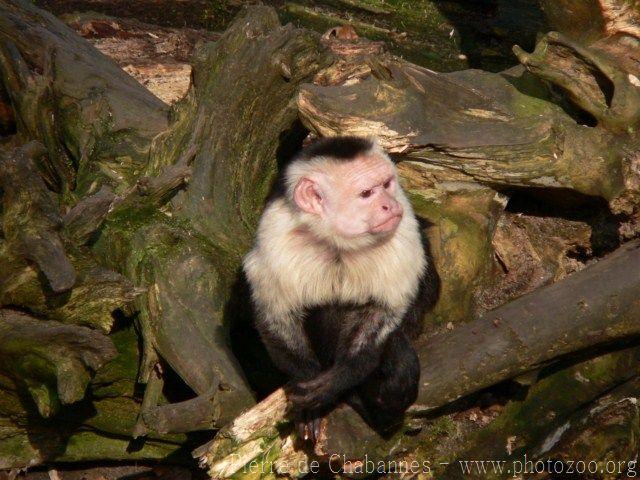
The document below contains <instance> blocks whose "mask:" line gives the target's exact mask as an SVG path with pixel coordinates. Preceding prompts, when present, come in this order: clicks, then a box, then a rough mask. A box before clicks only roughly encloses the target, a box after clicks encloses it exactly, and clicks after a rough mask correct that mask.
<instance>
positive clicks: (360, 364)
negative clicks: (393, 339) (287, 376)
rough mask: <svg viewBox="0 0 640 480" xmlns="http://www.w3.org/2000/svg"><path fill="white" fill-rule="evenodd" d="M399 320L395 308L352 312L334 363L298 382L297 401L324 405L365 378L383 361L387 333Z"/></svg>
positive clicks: (293, 392) (292, 393) (303, 406)
mask: <svg viewBox="0 0 640 480" xmlns="http://www.w3.org/2000/svg"><path fill="white" fill-rule="evenodd" d="M399 323H400V322H399V319H398V318H397V316H396V315H395V314H394V313H393V312H391V311H389V310H386V309H383V308H380V307H371V306H368V307H366V308H365V309H358V310H356V311H354V312H350V313H348V314H347V315H346V317H345V322H344V328H343V329H342V330H341V333H340V338H339V339H338V348H337V352H336V358H335V361H334V364H333V366H332V367H331V368H329V369H327V370H325V371H323V372H321V373H320V374H319V375H317V376H316V377H315V378H313V379H311V380H308V381H302V382H299V383H297V384H296V385H295V386H294V387H293V388H292V389H291V391H290V392H289V398H290V400H291V401H292V403H293V405H294V406H295V407H296V408H298V409H301V410H317V409H321V408H323V407H325V406H327V405H329V404H331V403H332V402H334V401H335V400H336V399H337V398H338V397H339V396H340V395H341V394H342V393H343V392H346V391H347V390H349V389H350V388H351V387H353V386H355V385H358V384H359V383H361V382H362V381H363V380H365V379H366V377H367V376H369V374H371V373H372V372H373V370H375V368H376V367H377V366H378V364H379V363H380V356H381V354H382V351H383V349H384V345H385V342H386V340H387V337H388V336H389V333H391V332H392V331H393V330H395V329H396V328H397V326H398V324H399Z"/></svg>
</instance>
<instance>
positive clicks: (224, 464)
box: [195, 241, 640, 477]
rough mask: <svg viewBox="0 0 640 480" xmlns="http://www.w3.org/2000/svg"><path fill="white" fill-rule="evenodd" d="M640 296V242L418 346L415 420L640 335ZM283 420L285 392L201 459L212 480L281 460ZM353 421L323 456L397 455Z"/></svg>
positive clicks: (333, 430)
mask: <svg viewBox="0 0 640 480" xmlns="http://www.w3.org/2000/svg"><path fill="white" fill-rule="evenodd" d="M639 289H640V241H634V242H630V243H628V244H625V245H624V246H623V247H621V248H620V249H618V250H617V251H616V252H614V253H612V254H611V255H609V256H607V257H606V258H604V259H602V260H601V261H599V262H597V263H595V264H593V265H591V266H589V267H587V268H585V269H584V270H582V271H580V272H577V273H575V274H573V275H571V276H569V277H567V278H566V279H564V280H562V281H560V282H557V283H555V284H553V285H549V286H546V287H543V288H540V289H538V290H536V291H535V292H532V293H530V294H528V295H525V296H522V297H520V298H518V299H516V300H514V301H512V302H510V303H508V304H506V305H504V306H502V307H499V308H496V309H495V310H492V311H491V312H488V313H487V314H486V315H485V316H483V317H481V318H478V319H477V320H474V321H472V322H469V323H466V324H463V325H459V326H457V327H456V328H455V329H454V330H453V331H451V332H447V333H444V334H441V335H436V336H433V337H431V338H428V339H424V340H423V341H421V342H420V343H419V344H418V345H417V349H418V353H419V357H420V363H421V366H422V368H421V378H420V392H419V394H418V400H417V401H416V403H415V404H414V405H413V406H412V407H410V409H409V414H410V415H412V416H421V415H424V414H426V413H428V412H431V411H433V410H434V409H436V408H438V407H441V406H443V405H446V404H448V403H450V402H453V401H455V400H457V399H459V398H461V397H463V396H464V395H468V394H470V393H473V392H477V391H479V390H481V389H483V388H485V387H488V386H491V385H494V384H496V383H498V382H500V381H502V380H506V379H509V378H513V377H515V376H518V375H521V374H523V373H525V372H527V371H531V370H535V369H539V368H541V367H542V366H544V365H546V364H548V363H549V362H551V361H554V360H557V359H558V358H561V357H564V356H566V355H569V354H575V353H584V352H585V350H587V349H590V348H593V347H595V346H603V345H607V344H611V343H612V342H614V341H616V340H620V339H624V338H630V337H634V336H637V335H639V334H640V324H638V322H637V318H638V315H640V300H639V299H638V297H637V292H638V291H639ZM285 413H286V398H285V396H284V394H283V392H282V391H278V392H276V393H274V394H272V395H271V396H270V397H268V398H267V399H266V400H265V401H263V402H262V403H260V404H258V405H257V406H256V407H253V408H252V409H250V410H249V411H247V412H245V413H244V414H243V415H241V416H240V417H238V418H237V419H236V420H235V421H234V422H233V423H232V424H231V426H230V427H228V428H226V429H224V430H223V431H222V432H221V433H220V434H219V436H218V437H216V438H215V439H214V440H213V441H212V442H211V443H210V444H208V445H206V446H203V447H201V448H200V449H198V450H196V452H195V455H197V456H198V457H199V458H200V461H201V463H202V464H203V465H205V466H207V467H208V468H209V472H210V474H211V475H212V477H220V476H230V475H233V473H235V472H237V471H238V470H240V469H241V468H243V467H245V465H246V463H248V462H250V461H252V460H256V459H261V458H262V459H265V458H266V457H265V455H266V454H267V452H269V454H270V455H272V454H273V453H272V450H273V449H275V450H278V451H280V450H281V449H282V448H283V447H284V446H285V445H286V442H287V440H286V437H285V438H282V437H280V436H279V434H280V430H279V427H278V426H279V424H280V423H282V422H283V421H285ZM355 417H357V415H356V414H355V413H354V412H353V411H349V410H348V409H347V408H346V407H342V408H339V409H337V410H336V411H335V412H334V413H332V414H330V415H329V416H328V418H327V419H326V420H325V424H324V433H323V435H322V436H321V440H320V442H319V443H318V444H317V445H316V449H315V454H316V455H321V456H325V457H326V456H327V455H331V454H335V453H338V454H340V455H346V458H349V459H357V458H360V457H361V456H362V455H364V454H365V453H367V452H368V453H369V454H371V452H374V451H378V452H380V451H383V452H384V451H386V453H387V454H390V453H391V452H392V451H393V448H392V445H393V441H391V442H390V443H385V440H384V439H382V438H381V437H378V436H376V434H375V433H374V432H372V431H371V430H368V429H367V428H366V426H365V425H364V424H363V422H361V421H360V425H358V428H357V430H356V431H357V432H358V434H357V435H353V432H352V430H351V428H350V424H352V423H353V422H354V421H357V420H356V419H355ZM338 419H339V420H338ZM289 442H290V441H289ZM385 445H386V446H385ZM240 450H242V452H241V453H242V456H241V458H243V459H244V460H246V462H245V463H242V462H234V463H232V464H231V465H232V466H231V467H230V466H229V465H230V464H229V462H230V460H229V457H230V456H233V455H236V454H237V453H238V452H239V451H240ZM269 458H271V457H269ZM267 460H268V459H267ZM223 469H224V475H222V473H223ZM234 469H235V470H234Z"/></svg>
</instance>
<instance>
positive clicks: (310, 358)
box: [244, 137, 439, 443]
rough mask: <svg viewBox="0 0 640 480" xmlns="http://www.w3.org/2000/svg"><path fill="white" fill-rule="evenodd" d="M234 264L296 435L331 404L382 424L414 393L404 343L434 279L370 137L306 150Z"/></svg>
mask: <svg viewBox="0 0 640 480" xmlns="http://www.w3.org/2000/svg"><path fill="white" fill-rule="evenodd" d="M244 270H245V273H246V275H247V279H248V281H249V284H250V286H251V292H252V298H253V301H254V304H255V307H256V309H257V314H258V319H257V328H258V331H259V333H260V337H261V339H262V341H263V342H264V344H265V346H266V348H267V350H268V352H269V355H270V356H271V358H272V360H273V362H274V363H275V365H276V366H277V367H278V368H279V369H280V370H282V372H284V373H285V374H286V375H287V376H288V377H289V379H290V382H289V383H288V384H287V385H286V387H285V391H286V393H287V397H288V399H289V401H290V402H291V404H292V407H293V412H294V415H295V418H294V420H295V422H296V424H297V427H298V430H299V433H300V435H301V437H302V439H303V440H305V441H310V442H311V443H315V441H316V439H317V436H318V428H319V419H320V418H322V416H324V415H325V414H326V413H327V412H328V411H330V410H331V409H332V408H333V407H334V406H335V405H336V404H337V403H338V402H341V401H345V402H348V403H349V404H350V405H351V406H353V407H354V408H355V409H356V410H357V411H358V413H359V414H360V415H361V416H362V417H363V418H364V420H365V421H367V422H368V423H369V424H370V425H371V426H372V427H374V428H376V429H378V430H379V431H385V430H387V429H389V428H390V427H392V426H393V425H394V423H397V421H398V420H399V419H401V417H402V415H403V414H404V412H405V410H406V408H407V407H408V406H410V405H411V404H412V403H413V402H414V401H415V399H416V396H417V392H418V380H419V376H420V366H419V364H418V358H417V355H416V352H415V350H414V348H413V346H412V345H411V343H410V341H409V334H410V332H415V331H416V330H418V329H419V327H418V325H419V324H420V322H421V321H422V314H423V313H424V311H425V310H426V309H427V308H429V307H430V306H431V304H432V303H433V301H434V300H435V296H436V295H437V290H438V285H439V284H438V277H437V274H436V273H435V270H434V269H433V265H432V262H431V259H430V257H429V256H428V248H427V245H426V243H425V241H424V240H423V238H422V235H421V231H420V228H419V225H418V222H417V220H416V218H415V216H414V213H413V211H412V208H411V205H410V204H409V202H408V200H407V198H406V196H405V194H404V192H403V190H402V188H401V187H400V185H399V184H398V177H397V173H396V169H395V166H394V164H393V163H392V162H391V160H390V159H389V157H388V155H387V154H386V153H385V152H384V151H383V150H382V149H381V148H380V147H379V146H378V144H377V143H376V142H375V141H374V140H372V139H370V138H360V137H333V138H325V139H322V140H318V141H316V142H315V143H313V144H311V145H310V146H308V147H306V148H304V149H303V150H302V151H301V152H300V153H299V154H298V155H297V156H296V157H295V158H294V160H293V161H292V162H291V163H290V164H289V166H288V167H287V168H286V170H285V171H284V174H283V175H282V176H281V179H280V180H279V182H278V183H276V186H275V188H274V193H273V194H272V196H271V198H270V199H269V200H268V203H267V206H266V209H265V211H264V213H263V214H262V218H261V220H260V224H259V227H258V233H257V239H256V242H255V246H254V248H253V250H251V252H250V253H249V254H248V255H247V257H246V258H245V260H244Z"/></svg>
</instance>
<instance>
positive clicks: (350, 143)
mask: <svg viewBox="0 0 640 480" xmlns="http://www.w3.org/2000/svg"><path fill="white" fill-rule="evenodd" d="M373 146H374V144H373V141H372V140H371V139H370V138H366V137H353V136H345V137H326V138H321V139H319V140H316V141H315V142H313V143H312V144H311V145H309V146H307V147H305V148H303V149H302V150H301V151H300V153H298V155H296V159H298V160H310V159H312V158H314V157H331V158H335V159H336V160H351V159H353V158H355V157H357V156H358V155H361V154H363V153H366V152H368V151H369V150H371V149H372V148H373Z"/></svg>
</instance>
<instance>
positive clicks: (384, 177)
mask: <svg viewBox="0 0 640 480" xmlns="http://www.w3.org/2000/svg"><path fill="white" fill-rule="evenodd" d="M398 189H399V186H398V184H397V177H396V171H395V167H394V166H393V163H391V161H390V160H389V159H388V158H386V156H382V155H380V154H377V153H374V154H370V155H366V156H360V157H357V158H355V159H353V160H349V161H341V162H328V163H327V165H326V166H325V168H323V169H320V170H319V171H315V172H314V173H313V174H311V175H307V176H305V177H304V178H302V179H301V180H300V181H299V182H298V185H297V187H296V189H295V190H294V201H295V202H296V204H297V205H298V207H300V208H301V209H302V210H303V211H305V212H307V213H311V214H313V215H315V216H317V217H319V219H318V220H319V221H320V222H322V224H323V226H324V227H328V228H329V229H330V230H331V233H332V234H333V235H337V236H340V237H342V238H345V239H357V238H362V237H381V236H388V235H391V234H392V233H393V232H394V231H395V230H396V228H397V227H398V225H399V224H400V221H401V220H402V215H403V208H402V205H401V204H400V203H399V202H398V200H397V199H396V195H397V192H398Z"/></svg>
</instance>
